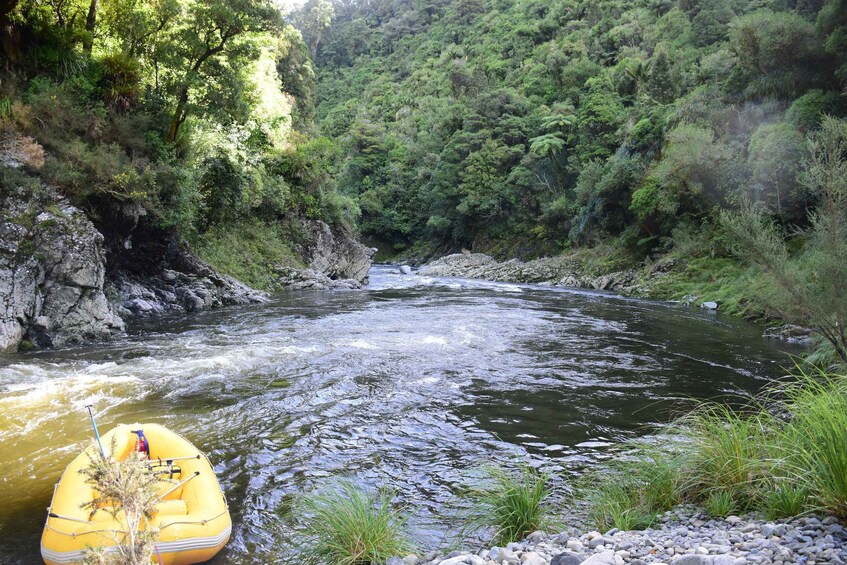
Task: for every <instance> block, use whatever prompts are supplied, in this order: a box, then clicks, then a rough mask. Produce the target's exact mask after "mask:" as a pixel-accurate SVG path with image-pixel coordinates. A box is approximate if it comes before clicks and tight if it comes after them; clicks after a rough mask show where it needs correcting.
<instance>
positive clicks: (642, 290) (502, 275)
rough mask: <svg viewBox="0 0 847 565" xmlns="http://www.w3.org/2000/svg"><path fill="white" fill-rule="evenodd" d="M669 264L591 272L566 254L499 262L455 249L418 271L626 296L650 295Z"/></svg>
mask: <svg viewBox="0 0 847 565" xmlns="http://www.w3.org/2000/svg"><path fill="white" fill-rule="evenodd" d="M670 267H672V265H671V264H661V263H659V264H657V265H655V266H653V267H652V268H651V269H649V270H647V271H642V270H640V269H625V270H618V271H612V272H608V273H602V274H597V275H592V274H588V273H586V272H585V271H584V270H583V268H582V267H581V265H579V263H578V262H577V261H575V260H574V259H573V258H571V257H566V256H560V257H542V258H539V259H533V260H531V261H521V260H520V259H510V260H508V261H502V262H500V261H497V260H495V259H494V258H493V257H490V256H488V255H485V254H482V253H454V254H453V255H447V256H446V257H442V258H440V259H436V260H435V261H432V262H430V263H427V264H426V265H424V266H422V267H421V268H420V269H419V270H418V274H419V275H423V276H433V277H464V278H471V279H485V280H492V281H502V282H518V283H534V284H545V285H553V286H567V287H572V288H589V289H594V290H610V291H614V292H618V293H620V294H623V295H625V296H639V297H643V296H648V295H649V287H650V279H653V278H661V277H664V276H666V273H667V270H668V269H669V268H670Z"/></svg>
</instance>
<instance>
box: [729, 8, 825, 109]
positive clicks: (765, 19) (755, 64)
mask: <svg viewBox="0 0 847 565" xmlns="http://www.w3.org/2000/svg"><path fill="white" fill-rule="evenodd" d="M731 28H732V29H731V31H730V50H731V52H732V53H733V55H734V56H735V61H736V68H735V80H736V81H737V83H738V86H739V90H743V91H744V94H746V95H747V96H748V97H751V98H753V97H760V96H779V97H784V98H794V97H796V96H797V95H798V94H800V93H802V92H803V91H805V90H807V89H808V88H809V87H812V86H814V85H815V84H816V83H817V82H819V81H822V80H823V79H824V78H825V77H826V74H825V73H824V72H825V71H826V70H827V67H829V65H828V64H827V63H826V62H825V61H824V59H823V58H822V54H823V48H822V46H821V44H820V42H819V40H818V39H817V35H816V33H815V29H814V26H813V25H812V23H811V22H809V21H808V20H806V19H804V18H802V17H801V16H798V15H796V14H792V13H774V12H772V11H770V10H759V11H757V12H753V13H752V14H748V15H746V16H743V17H741V18H738V19H737V20H735V21H734V22H733V24H732V26H731Z"/></svg>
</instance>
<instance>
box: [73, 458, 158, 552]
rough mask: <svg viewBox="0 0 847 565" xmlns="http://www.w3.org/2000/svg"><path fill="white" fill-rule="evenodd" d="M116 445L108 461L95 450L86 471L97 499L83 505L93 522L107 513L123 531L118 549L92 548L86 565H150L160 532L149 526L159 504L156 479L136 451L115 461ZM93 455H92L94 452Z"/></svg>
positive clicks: (120, 533)
mask: <svg viewBox="0 0 847 565" xmlns="http://www.w3.org/2000/svg"><path fill="white" fill-rule="evenodd" d="M115 447H116V446H115V442H114V441H113V442H112V446H111V450H110V452H109V453H108V454H106V455H105V457H101V456H100V455H99V449H96V448H95V449H94V450H93V453H98V455H89V459H90V462H89V464H88V466H87V467H85V468H84V469H82V474H83V475H85V477H86V482H87V483H88V484H90V485H91V486H92V488H93V489H94V492H95V496H94V498H93V499H92V500H90V501H89V502H87V503H85V504H83V506H82V507H83V508H84V509H87V510H90V511H91V514H90V516H89V519H91V518H93V517H94V515H95V514H97V513H98V512H106V513H107V514H109V515H110V516H111V517H112V518H113V519H114V520H115V522H116V523H118V524H120V525H121V526H122V528H123V530H122V531H116V532H115V533H114V536H115V545H114V546H112V547H109V548H103V547H97V548H92V549H91V550H89V551H88V552H87V553H86V556H85V561H84V562H85V563H86V565H149V563H150V562H151V560H152V558H153V551H154V549H155V545H154V544H155V542H156V539H157V538H158V534H159V532H158V529H156V528H153V527H150V526H149V520H151V519H152V518H153V514H154V513H155V510H156V505H157V503H158V502H159V498H158V494H157V490H156V482H157V479H156V476H155V474H153V473H151V472H150V469H149V466H148V464H147V462H146V461H145V459H144V458H142V456H141V455H140V454H138V453H136V452H135V451H133V452H132V453H130V455H129V456H128V457H126V458H125V459H123V460H118V459H115V458H114V457H113V456H112V455H111V453H114V452H115ZM90 453H92V452H90Z"/></svg>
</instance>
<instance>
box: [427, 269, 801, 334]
mask: <svg viewBox="0 0 847 565" xmlns="http://www.w3.org/2000/svg"><path fill="white" fill-rule="evenodd" d="M677 270H678V263H677V261H676V260H674V259H672V258H665V259H663V260H659V261H656V262H655V263H652V264H650V265H645V266H641V267H638V268H634V267H633V268H614V267H613V268H610V269H599V270H598V269H597V268H592V269H588V268H586V265H585V264H584V262H583V261H581V260H580V258H578V257H576V256H573V255H571V256H568V255H564V256H555V257H541V258H537V259H532V260H528V261H522V260H521V259H517V258H513V259H509V260H506V261H497V260H496V259H494V258H493V257H491V256H489V255H486V254H484V253H469V252H463V253H454V254H451V255H446V256H443V257H440V258H438V259H435V260H433V261H430V262H428V263H426V264H424V265H422V266H421V267H420V268H419V269H418V270H417V274H418V275H419V276H430V277H459V278H468V279H479V280H487V281H494V282H508V283H532V284H538V285H542V286H554V287H567V288H579V289H588V290H600V291H606V292H613V293H616V294H620V295H621V296H625V297H629V298H646V299H653V300H657V299H658V300H661V299H665V300H667V299H668V298H669V297H668V296H667V294H668V291H667V290H666V288H665V287H666V286H668V285H669V283H670V282H671V280H672V279H673V278H675V277H679V276H680V275H679V274H678V273H677V272H676V271H677ZM672 301H674V302H676V303H678V304H681V305H684V306H693V307H699V308H703V309H705V310H722V304H721V303H720V302H717V301H715V300H712V299H709V298H708V297H706V298H703V297H700V296H697V295H694V294H689V295H685V296H681V297H679V298H677V299H674V300H672ZM766 321H767V322H769V323H767V326H768V327H766V328H765V330H764V332H763V337H766V338H769V339H775V340H781V341H785V342H788V343H798V344H808V343H810V341H811V335H812V330H811V329H809V328H803V327H800V326H795V325H792V324H785V323H784V321H783V320H779V319H773V318H769V319H768V320H766Z"/></svg>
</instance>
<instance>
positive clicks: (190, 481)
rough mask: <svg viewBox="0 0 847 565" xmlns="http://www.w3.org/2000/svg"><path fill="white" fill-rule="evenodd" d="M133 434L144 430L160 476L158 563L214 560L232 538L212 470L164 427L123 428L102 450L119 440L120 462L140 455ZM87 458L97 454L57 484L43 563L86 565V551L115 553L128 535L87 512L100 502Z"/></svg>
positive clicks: (106, 517)
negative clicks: (85, 472) (103, 549)
mask: <svg viewBox="0 0 847 565" xmlns="http://www.w3.org/2000/svg"><path fill="white" fill-rule="evenodd" d="M134 430H143V433H144V436H145V437H146V440H147V442H148V445H149V454H150V462H151V464H152V465H154V466H156V469H157V472H159V473H160V477H161V480H160V481H159V483H158V484H159V495H160V499H161V502H160V503H159V505H158V510H157V513H156V515H155V516H154V517H153V520H152V523H153V524H154V525H155V526H156V527H158V528H159V536H158V541H157V542H156V550H157V551H156V553H154V556H153V561H152V562H153V563H159V562H160V560H161V563H162V564H163V565H187V564H190V563H201V562H203V561H207V560H209V559H211V558H212V557H213V556H214V555H215V554H216V553H218V552H219V551H220V550H221V549H222V548H223V546H224V545H226V543H227V542H228V541H229V536H230V532H231V531H232V520H231V518H230V516H229V510H228V508H227V503H226V497H225V496H224V494H223V492H222V491H221V487H220V485H219V484H218V479H217V477H215V473H214V470H213V469H212V465H211V464H210V463H209V460H208V459H207V458H206V456H205V455H203V454H202V453H200V452H199V451H198V450H197V448H196V447H194V446H193V445H192V444H191V443H190V442H189V441H188V440H186V439H185V438H183V437H182V436H180V435H179V434H176V433H174V432H172V431H170V430H168V429H167V428H165V427H163V426H160V425H158V424H133V425H123V424H121V425H119V426H118V427H117V428H115V429H114V430H112V431H110V432H109V433H107V434H106V435H104V436H103V437H102V444H103V448H104V449H105V450H107V452H108V450H110V448H111V446H112V445H113V444H112V440H113V438H114V440H115V444H114V445H115V455H116V458H118V459H123V458H125V457H127V456H128V455H129V454H130V453H132V452H133V451H134V450H135V449H136V443H137V441H138V436H137V435H136V433H135V432H134ZM89 456H93V457H99V456H100V454H99V453H98V452H97V448H89V449H88V450H87V451H86V452H83V453H80V454H79V455H78V456H77V457H76V459H74V460H73V461H71V463H70V464H69V465H68V467H67V469H65V472H64V473H63V474H62V478H61V479H60V481H59V483H57V484H56V488H55V491H54V492H53V502H52V504H51V505H50V508H49V509H48V517H47V523H46V524H45V525H44V533H43V535H42V536H41V556H42V557H43V558H44V562H45V563H47V564H48V565H54V564H55V565H59V564H66V563H81V562H82V560H83V558H84V556H85V552H86V551H87V550H88V549H90V548H93V547H106V548H108V547H112V546H115V545H116V544H117V543H118V540H119V539H120V537H121V535H122V534H121V532H122V524H121V523H120V522H119V521H117V520H115V519H114V517H113V516H112V514H110V513H108V512H105V511H103V510H98V511H97V512H95V513H94V514H93V515H92V514H91V511H90V510H89V509H84V508H83V505H84V504H85V503H86V502H88V501H90V500H92V498H93V497H94V492H93V490H92V487H91V485H90V484H88V483H87V482H86V480H85V476H83V475H82V474H81V473H80V470H81V469H83V468H85V467H86V466H87V465H88V464H89Z"/></svg>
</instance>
